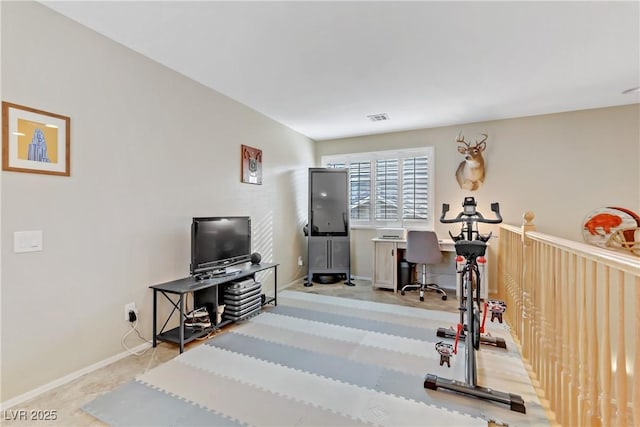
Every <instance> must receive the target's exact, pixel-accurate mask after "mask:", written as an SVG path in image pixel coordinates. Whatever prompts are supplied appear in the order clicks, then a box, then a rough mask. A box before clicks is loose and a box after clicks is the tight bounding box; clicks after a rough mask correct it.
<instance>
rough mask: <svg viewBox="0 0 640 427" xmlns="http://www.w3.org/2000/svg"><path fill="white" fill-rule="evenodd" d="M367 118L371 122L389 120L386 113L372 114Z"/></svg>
mask: <svg viewBox="0 0 640 427" xmlns="http://www.w3.org/2000/svg"><path fill="white" fill-rule="evenodd" d="M367 117H368V118H369V120H371V121H372V122H382V121H384V120H389V116H388V115H387V113H382V114H372V115H370V116H367Z"/></svg>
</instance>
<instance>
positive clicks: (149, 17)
mask: <svg viewBox="0 0 640 427" xmlns="http://www.w3.org/2000/svg"><path fill="white" fill-rule="evenodd" d="M43 3H44V4H45V5H46V6H48V7H50V8H51V9H54V10H56V11H58V12H60V13H62V14H64V15H66V16H68V17H70V18H72V19H74V20H76V21H78V22H80V23H81V24H84V25H86V26H88V27H90V28H92V29H94V30H95V31H97V32H99V33H101V34H104V35H105V36H107V37H109V38H111V39H113V40H115V41H117V42H119V43H122V44H123V45H125V46H128V47H129V48H131V49H133V50H135V51H137V52H139V53H141V54H143V55H145V56H147V57H149V58H152V59H154V60H156V61H157V62H159V63H161V64H164V65H166V66H167V67H169V68H172V69H174V70H176V71H178V72H180V73H182V74H184V75H185V76H188V77H190V78H192V79H194V80H196V81H198V82H200V83H202V84H204V85H206V86H208V87H210V88H212V89H215V90H216V91H219V92H221V93H223V94H225V95H227V96H229V97H230V98H233V99H235V100H237V101H239V102H241V103H243V104H246V105H247V106H249V107H251V108H253V109H255V110H257V111H259V112H261V113H263V114H265V115H266V116H268V117H271V118H272V119H274V120H276V121H278V122H281V123H283V124H285V125H287V126H289V127H291V128H293V129H295V130H297V131H298V132H300V133H302V134H304V135H307V136H309V137H310V138H313V139H315V140H323V139H332V138H340V137H348V136H356V135H368V134H377V133H384V132H392V131H399V130H409V129H418V128H425V127H435V126H444V125H455V124H461V123H471V122H477V121H485V120H492V119H501V118H509V117H521V116H529V115H537V114H545V113H555V112H562V111H571V110H581V109H588V108H596V107H607V106H614V105H623V104H631V103H638V102H640V94H639V93H638V92H636V93H632V94H622V91H624V90H626V89H629V88H632V87H637V86H640V2H638V1H630V2H608V1H607V2H598V1H595V2H591V1H590V2H575V1H570V2H482V1H472V2H417V1H413V2H393V1H388V2H383V1H371V2H370V1H356V2H323V1H319V2H303V1H285V2H267V1H259V2H245V1H240V2H213V1H196V2H160V1H143V2H112V1H106V2H96V1H71V2H59V1H55V2H50V1H45V2H43ZM379 113H387V114H388V116H389V119H390V120H388V121H378V122H372V121H370V120H369V119H368V118H367V116H368V115H372V114H379Z"/></svg>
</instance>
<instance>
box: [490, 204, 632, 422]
mask: <svg viewBox="0 0 640 427" xmlns="http://www.w3.org/2000/svg"><path fill="white" fill-rule="evenodd" d="M524 217H525V221H524V224H523V225H522V226H521V227H514V226H510V225H503V226H501V229H500V246H499V260H498V298H500V299H502V300H504V301H505V302H506V304H507V311H506V313H505V318H506V320H507V322H508V324H509V325H510V326H511V332H512V335H513V336H514V338H515V339H516V341H517V342H518V343H519V345H520V347H521V351H522V355H523V358H524V361H525V363H527V364H528V365H529V367H530V368H531V372H532V376H533V378H532V379H533V380H534V382H535V383H536V384H538V386H539V390H541V391H542V393H543V398H544V399H545V400H546V401H547V402H548V405H549V408H550V410H551V411H553V416H555V420H554V421H555V422H556V423H558V424H560V425H563V426H593V425H603V426H610V425H614V426H640V338H638V330H640V257H637V256H633V255H632V254H629V255H627V254H623V253H620V252H616V251H612V250H607V249H601V248H598V247H595V246H591V245H587V244H583V243H579V242H574V241H570V240H565V239H561V238H557V237H554V236H549V235H546V234H542V233H539V232H536V231H535V226H534V225H533V224H532V220H533V214H532V213H526V214H525V215H524Z"/></svg>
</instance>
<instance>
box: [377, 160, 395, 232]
mask: <svg viewBox="0 0 640 427" xmlns="http://www.w3.org/2000/svg"><path fill="white" fill-rule="evenodd" d="M375 182H376V184H375V185H376V209H375V212H376V213H375V215H376V219H377V220H398V190H399V189H398V159H388V160H376V181H375Z"/></svg>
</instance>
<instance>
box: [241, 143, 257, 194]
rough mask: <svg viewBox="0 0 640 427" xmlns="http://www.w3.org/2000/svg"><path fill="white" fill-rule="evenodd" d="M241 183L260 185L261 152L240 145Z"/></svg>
mask: <svg viewBox="0 0 640 427" xmlns="http://www.w3.org/2000/svg"><path fill="white" fill-rule="evenodd" d="M240 179H241V181H242V182H244V183H247V184H256V185H262V150H260V149H258V148H254V147H249V146H248V145H241V177H240Z"/></svg>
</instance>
